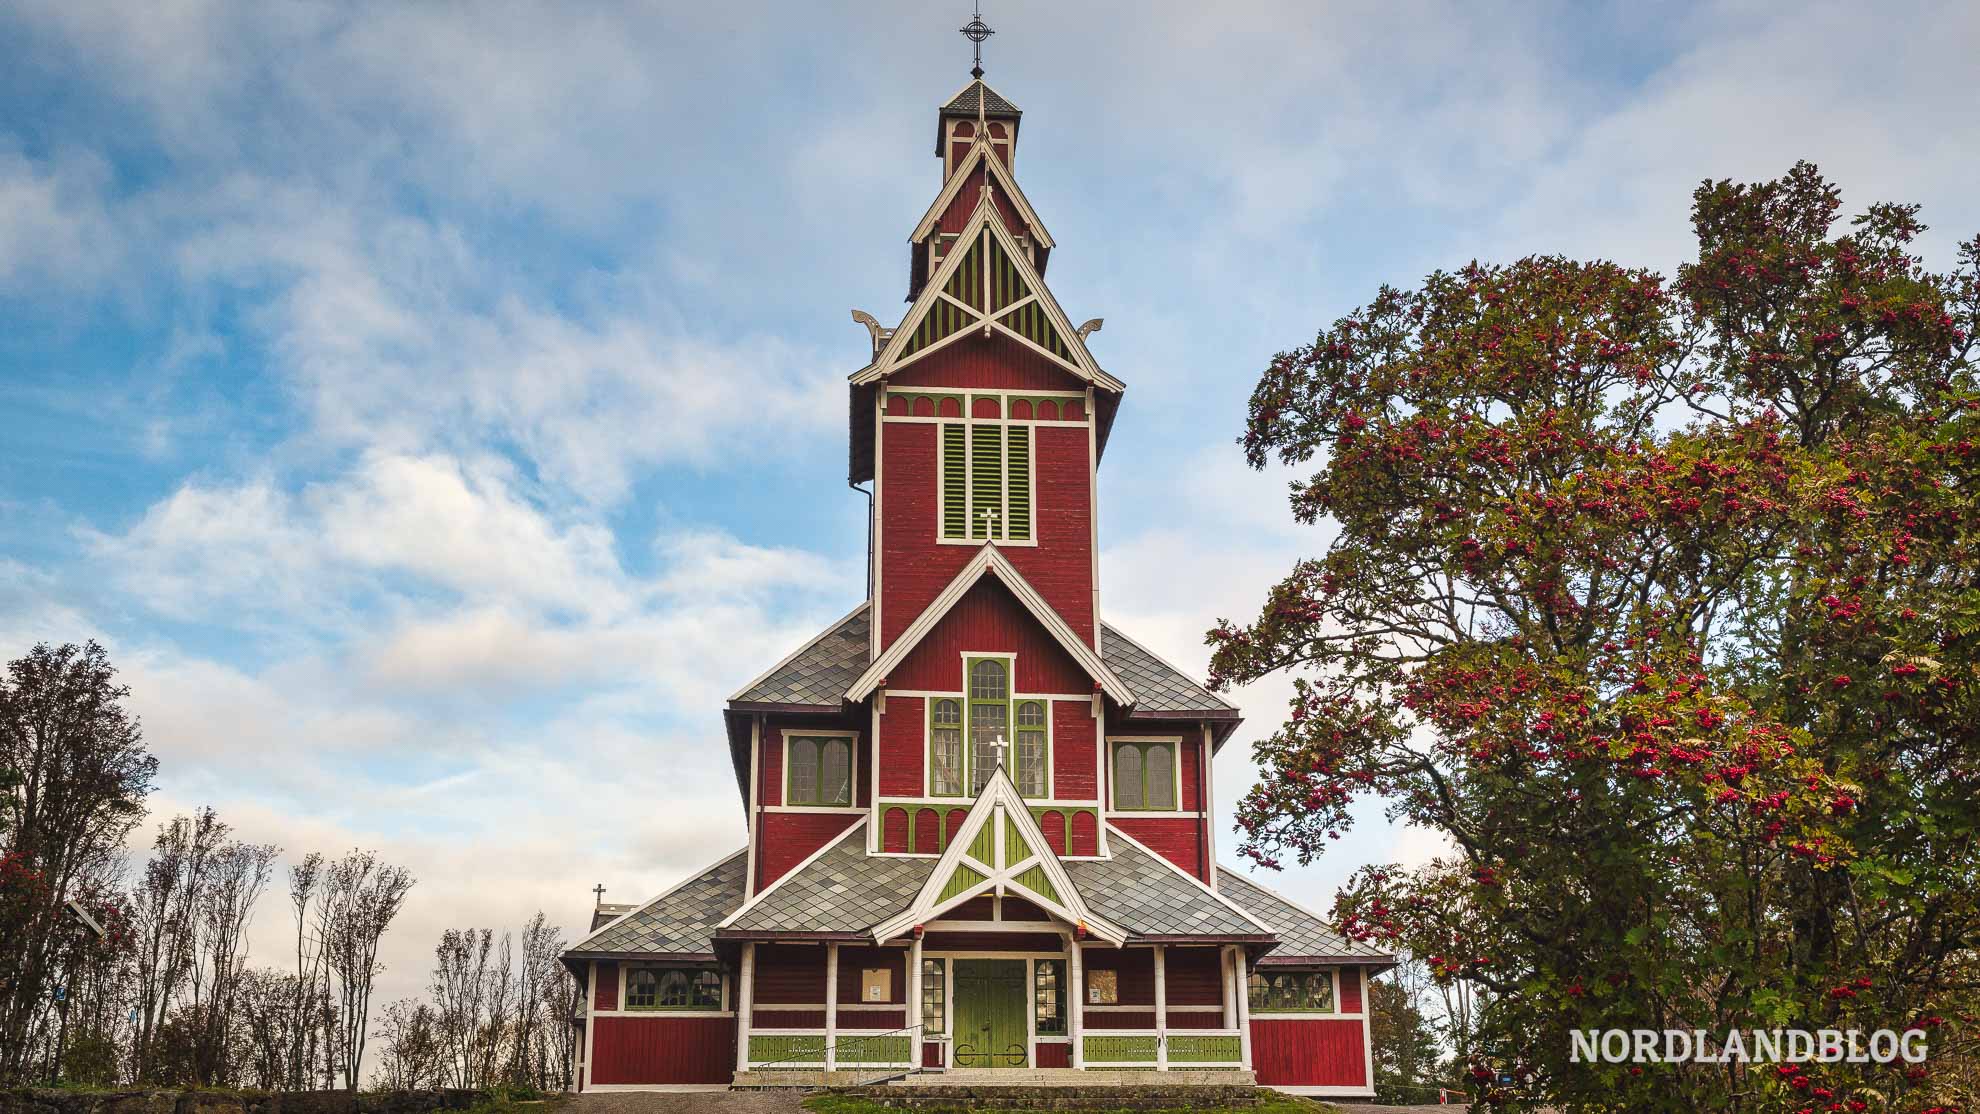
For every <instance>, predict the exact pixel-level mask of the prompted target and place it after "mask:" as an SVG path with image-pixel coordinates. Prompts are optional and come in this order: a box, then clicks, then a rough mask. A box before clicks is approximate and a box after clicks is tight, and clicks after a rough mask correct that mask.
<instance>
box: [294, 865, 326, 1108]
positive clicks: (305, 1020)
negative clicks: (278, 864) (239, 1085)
mask: <svg viewBox="0 0 1980 1114" xmlns="http://www.w3.org/2000/svg"><path fill="white" fill-rule="evenodd" d="M322 879H323V853H322V852H320V851H311V852H310V853H309V854H307V855H305V856H303V858H302V861H301V862H299V863H296V864H295V865H293V866H291V867H290V868H289V905H290V907H291V908H292V909H294V910H295V915H296V974H295V980H294V982H293V983H292V984H291V986H290V989H291V991H292V993H293V995H294V998H293V1001H292V1002H291V1004H290V1008H289V1013H288V1018H287V1020H288V1023H289V1037H288V1042H287V1050H286V1051H287V1054H288V1064H287V1075H286V1077H285V1078H286V1079H287V1081H288V1086H289V1087H290V1089H292V1090H298V1091H300V1090H302V1089H303V1088H304V1087H305V1086H307V1085H308V1082H309V1076H310V1065H311V1064H313V1063H314V1062H315V1057H314V1052H315V1047H316V1034H317V1031H318V1029H317V1026H315V1025H314V1024H312V1023H311V1022H312V1019H313V1018H314V1016H315V1011H314V1010H312V1009H311V1008H310V1006H311V1004H312V1003H314V1002H315V1001H316V999H317V997H318V995H317V993H316V990H317V983H318V979H317V974H318V971H319V969H320V967H321V956H322V952H323V949H322V947H321V946H320V945H319V946H316V947H312V946H311V943H312V940H311V937H310V935H309V932H308V927H309V904H310V899H311V898H312V897H314V896H315V894H316V890H317V886H318V884H319V883H320V882H321V881H322ZM319 939H320V938H319Z"/></svg>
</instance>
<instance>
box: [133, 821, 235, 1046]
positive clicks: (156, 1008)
mask: <svg viewBox="0 0 1980 1114" xmlns="http://www.w3.org/2000/svg"><path fill="white" fill-rule="evenodd" d="M226 834H227V825H225V824H223V823H221V822H220V819H219V817H218V816H217V815H216V814H215V813H214V811H213V810H212V809H210V808H207V809H201V810H200V811H199V812H198V813H196V814H194V815H193V816H190V817H186V816H179V817H174V818H173V819H172V820H171V821H170V822H168V823H166V824H163V825H160V826H159V829H158V838H157V839H156V840H155V841H153V843H152V854H151V859H150V860H149V861H148V862H147V863H146V864H145V868H144V876H143V878H142V879H141V881H140V882H139V885H138V898H137V908H136V917H137V934H138V952H137V964H136V981H137V988H136V989H137V1002H136V1006H137V1011H138V1019H137V1032H136V1034H135V1035H134V1037H133V1040H132V1049H131V1076H132V1078H133V1080H135V1081H138V1082H146V1081H149V1080H150V1077H151V1066H152V1065H151V1054H152V1045H153V1042H154V1041H155V1039H156V1037H157V1035H158V1029H159V1027H160V1026H161V1025H163V1024H164V1023H165V1018H166V1015H167V1014H168V1013H169V1012H170V1010H171V1009H172V1007H173V1006H174V1005H175V1004H177V1002H178V999H179V994H180V990H181V987H182V985H183V984H184V983H185V982H186V981H187V980H188V978H190V977H192V976H193V975H194V973H195V971H196V968H197V966H198V964H197V963H196V957H197V935H198V912H199V901H200V895H201V893H202V891H203V890H204V889H205V887H206V876H207V872H208V870H209V869H210V865H211V862H212V859H213V854H214V850H215V849H216V848H217V847H218V846H219V845H220V843H221V841H222V840H223V839H225V838H226ZM195 998H197V995H195Z"/></svg>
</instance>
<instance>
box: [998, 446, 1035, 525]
mask: <svg viewBox="0 0 1980 1114" xmlns="http://www.w3.org/2000/svg"><path fill="white" fill-rule="evenodd" d="M1004 441H1005V451H1006V458H1005V459H1006V464H1005V471H1006V472H1007V473H1009V477H1010V482H1009V483H1008V484H1007V485H1006V489H1005V495H1006V510H1005V514H1004V522H1003V527H1004V536H1005V537H1006V538H1008V539H1010V540H1012V541H1020V542H1022V541H1030V540H1031V427H1030V426H1028V425H1007V426H1005V427H1004Z"/></svg>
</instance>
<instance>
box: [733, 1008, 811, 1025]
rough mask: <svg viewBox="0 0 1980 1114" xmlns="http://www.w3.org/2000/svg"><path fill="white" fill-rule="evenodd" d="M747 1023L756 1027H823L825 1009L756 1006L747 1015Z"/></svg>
mask: <svg viewBox="0 0 1980 1114" xmlns="http://www.w3.org/2000/svg"><path fill="white" fill-rule="evenodd" d="M749 1023H750V1024H751V1025H752V1026H754V1027H756V1028H758V1029H823V1028H824V1027H825V1011H824V1010H780V1009H766V1008H763V1007H758V1008H757V1009H756V1010H755V1011H754V1012H753V1013H751V1014H750V1015H749Z"/></svg>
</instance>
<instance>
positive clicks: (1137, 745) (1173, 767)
mask: <svg viewBox="0 0 1980 1114" xmlns="http://www.w3.org/2000/svg"><path fill="white" fill-rule="evenodd" d="M1156 747H1161V748H1163V749H1164V750H1167V751H1168V752H1169V803H1168V804H1166V805H1150V804H1149V803H1148V752H1149V751H1151V750H1153V749H1154V748H1156ZM1129 750H1132V751H1138V752H1139V753H1140V754H1141V776H1140V785H1139V789H1140V790H1141V794H1140V797H1139V798H1138V799H1137V800H1134V801H1123V800H1122V799H1121V790H1120V786H1121V776H1120V773H1121V767H1120V761H1121V753H1122V752H1123V751H1129ZM1107 762H1108V772H1110V773H1111V774H1113V776H1112V777H1110V778H1108V779H1107V784H1108V787H1109V792H1111V793H1113V795H1114V811H1115V812H1180V811H1182V744H1181V743H1176V742H1171V741H1169V740H1167V739H1162V740H1156V741H1151V742H1115V741H1113V740H1108V743H1107Z"/></svg>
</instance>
